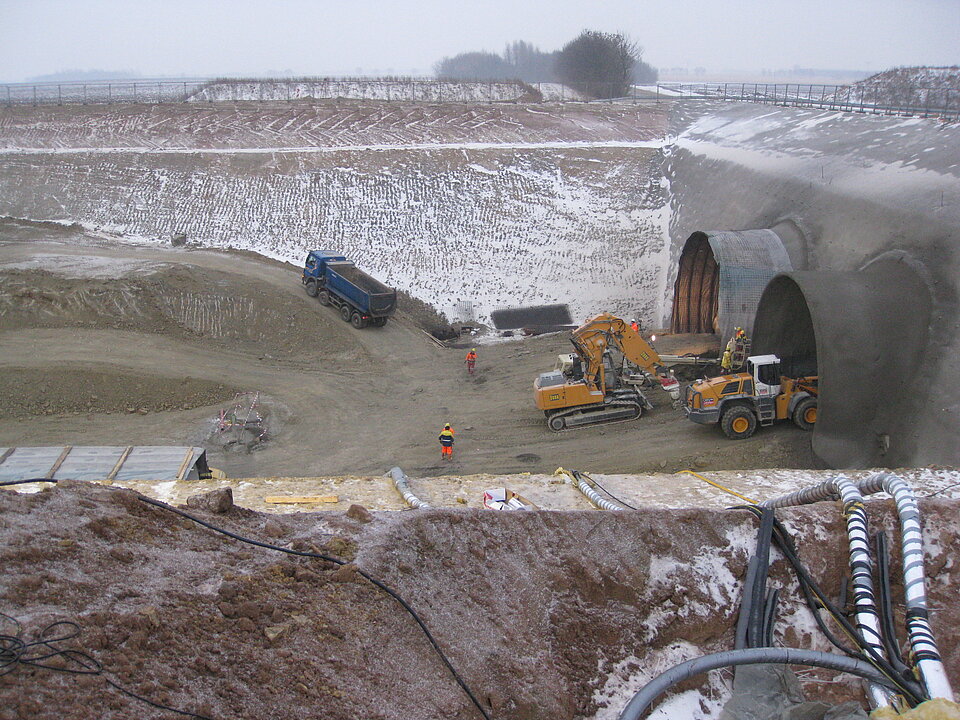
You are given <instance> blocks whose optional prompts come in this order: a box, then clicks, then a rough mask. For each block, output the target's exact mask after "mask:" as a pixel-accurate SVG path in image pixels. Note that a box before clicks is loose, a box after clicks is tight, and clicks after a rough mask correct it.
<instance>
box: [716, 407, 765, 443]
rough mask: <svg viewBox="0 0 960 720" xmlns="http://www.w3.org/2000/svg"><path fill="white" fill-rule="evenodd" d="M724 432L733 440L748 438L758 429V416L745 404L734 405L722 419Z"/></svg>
mask: <svg viewBox="0 0 960 720" xmlns="http://www.w3.org/2000/svg"><path fill="white" fill-rule="evenodd" d="M720 427H721V428H722V429H723V434H724V435H726V436H727V437H728V438H730V439H731V440H746V439H747V438H748V437H750V436H751V435H753V433H754V432H755V431H756V429H757V416H756V415H754V414H753V411H752V410H751V409H750V408H748V407H744V406H743V405H734V406H733V407H732V408H730V409H729V410H727V411H726V412H725V413H724V414H723V417H722V418H721V419H720Z"/></svg>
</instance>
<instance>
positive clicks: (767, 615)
mask: <svg viewBox="0 0 960 720" xmlns="http://www.w3.org/2000/svg"><path fill="white" fill-rule="evenodd" d="M779 599H780V588H773V589H771V590H770V591H769V592H768V593H767V601H766V603H764V606H763V632H762V634H761V639H762V640H763V646H764V647H773V619H774V617H775V616H776V614H777V601H778V600H779Z"/></svg>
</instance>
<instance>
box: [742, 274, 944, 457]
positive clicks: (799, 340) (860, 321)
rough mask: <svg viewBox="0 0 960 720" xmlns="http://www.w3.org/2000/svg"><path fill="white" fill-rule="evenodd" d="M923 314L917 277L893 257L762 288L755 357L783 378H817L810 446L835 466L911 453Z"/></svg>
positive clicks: (917, 440)
mask: <svg viewBox="0 0 960 720" xmlns="http://www.w3.org/2000/svg"><path fill="white" fill-rule="evenodd" d="M837 308H842V309H843V310H842V312H838V311H837ZM929 317H930V299H929V292H928V290H927V288H926V286H925V285H924V283H923V280H922V278H921V277H920V276H919V275H917V273H916V272H914V271H913V270H912V269H911V268H910V266H909V265H906V264H905V263H902V262H899V261H898V260H888V261H883V262H878V263H874V264H873V265H871V266H870V267H869V268H867V269H865V270H863V271H852V272H827V271H823V272H798V273H790V274H787V275H779V276H777V277H776V278H774V280H773V281H772V282H771V283H770V285H769V286H768V287H767V289H766V291H765V292H764V294H763V298H762V299H761V301H760V307H759V309H758V312H757V326H756V328H755V332H754V348H755V352H757V353H758V354H762V353H774V354H777V355H778V356H780V358H781V360H782V367H783V371H784V373H785V374H787V375H790V376H794V377H797V376H802V375H809V374H819V376H820V381H819V388H820V398H819V403H818V404H819V414H818V419H817V424H816V426H815V430H814V436H813V447H814V451H815V452H816V453H817V455H818V456H819V457H820V458H822V459H823V460H825V461H826V462H827V463H829V464H830V465H831V466H832V467H840V468H846V467H875V466H881V465H892V466H894V467H896V466H898V465H904V464H906V463H908V462H909V460H910V459H911V458H912V457H913V456H915V455H916V453H917V450H918V447H919V446H920V445H921V444H923V440H924V438H922V437H920V436H919V435H918V433H917V431H916V425H915V422H914V418H915V417H916V416H917V414H918V413H922V412H923V411H924V407H923V404H922V403H917V399H918V394H920V393H918V388H916V387H915V385H914V383H913V382H912V381H911V379H912V378H913V377H914V376H915V374H916V371H917V369H918V368H919V367H921V366H922V362H923V355H924V351H925V348H926V344H927V337H926V334H927V332H926V331H927V325H928V322H929Z"/></svg>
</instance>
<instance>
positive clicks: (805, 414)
mask: <svg viewBox="0 0 960 720" xmlns="http://www.w3.org/2000/svg"><path fill="white" fill-rule="evenodd" d="M793 422H794V424H795V425H796V426H797V427H798V428H800V429H801V430H813V426H814V425H816V423H817V399H816V398H815V397H805V398H804V399H803V400H801V401H800V402H798V403H797V406H796V407H795V408H794V409H793Z"/></svg>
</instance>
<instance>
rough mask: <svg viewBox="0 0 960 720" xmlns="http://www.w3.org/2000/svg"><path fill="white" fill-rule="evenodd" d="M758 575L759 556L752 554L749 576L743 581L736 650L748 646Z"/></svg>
mask: <svg viewBox="0 0 960 720" xmlns="http://www.w3.org/2000/svg"><path fill="white" fill-rule="evenodd" d="M756 577H757V556H756V555H751V556H750V562H749V563H747V576H746V578H744V581H743V595H742V596H741V598H740V614H739V615H738V616H737V631H736V634H735V636H734V637H735V639H734V642H733V648H734V650H743V649H744V648H745V647H747V628H748V626H749V625H750V601H751V599H752V598H753V581H754V579H755V578H756Z"/></svg>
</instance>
